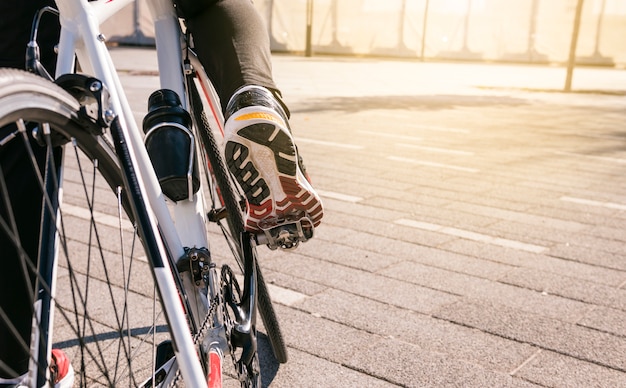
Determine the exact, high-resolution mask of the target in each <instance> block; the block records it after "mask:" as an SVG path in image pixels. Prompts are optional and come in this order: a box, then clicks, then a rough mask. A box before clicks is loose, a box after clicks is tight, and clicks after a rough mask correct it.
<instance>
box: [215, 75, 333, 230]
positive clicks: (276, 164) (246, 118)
mask: <svg viewBox="0 0 626 388" xmlns="http://www.w3.org/2000/svg"><path fill="white" fill-rule="evenodd" d="M228 106H229V108H227V120H226V125H225V140H226V152H225V154H226V162H227V164H228V168H229V170H230V172H231V173H232V174H233V175H234V176H235V178H236V180H237V182H238V183H239V185H240V186H241V188H242V189H243V191H244V193H245V195H246V198H247V200H248V214H247V217H246V229H247V230H248V231H251V232H260V231H261V230H262V229H263V228H262V227H261V225H263V226H264V227H266V226H267V225H278V224H280V223H281V221H282V220H286V219H293V218H294V217H295V218H299V217H302V216H305V217H308V218H309V219H310V221H311V222H312V224H313V226H314V227H317V226H318V225H319V224H320V222H321V219H322V216H323V208H322V201H321V199H320V197H319V195H318V194H317V193H316V192H315V190H314V189H313V187H312V186H311V183H310V182H309V180H308V178H307V176H306V175H305V172H304V171H303V168H302V167H301V158H300V157H299V155H298V151H297V148H296V145H295V142H294V139H293V137H292V136H291V131H290V129H289V123H288V121H287V115H286V114H285V113H284V110H283V109H282V108H281V106H280V105H279V104H278V103H277V102H276V100H275V98H274V96H273V94H272V93H271V92H270V91H269V90H268V89H265V88H263V87H259V86H246V87H244V88H242V89H240V90H239V91H238V92H237V93H235V95H234V96H233V98H232V99H231V101H230V102H229V104H228Z"/></svg>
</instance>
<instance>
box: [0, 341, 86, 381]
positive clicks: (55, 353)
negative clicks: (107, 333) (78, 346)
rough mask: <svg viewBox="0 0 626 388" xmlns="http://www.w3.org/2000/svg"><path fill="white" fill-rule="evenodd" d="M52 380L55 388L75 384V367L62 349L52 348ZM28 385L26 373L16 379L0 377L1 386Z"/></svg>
mask: <svg viewBox="0 0 626 388" xmlns="http://www.w3.org/2000/svg"><path fill="white" fill-rule="evenodd" d="M50 380H51V381H52V382H53V383H54V388H71V387H72V386H73V385H74V368H72V364H71V363H70V360H69V358H68V357H67V355H66V354H65V352H63V351H62V350H60V349H52V359H51V360H50ZM28 386H29V385H28V382H27V377H26V375H24V376H22V377H19V378H17V379H15V380H4V379H0V388H26V387H28Z"/></svg>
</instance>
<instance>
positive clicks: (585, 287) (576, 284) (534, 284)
mask: <svg viewBox="0 0 626 388" xmlns="http://www.w3.org/2000/svg"><path fill="white" fill-rule="evenodd" d="M501 281H502V282H504V283H509V284H515V285H517V286H520V287H525V288H529V289H532V290H535V291H538V292H544V293H548V294H554V295H560V296H562V297H565V298H569V299H574V300H580V301H583V302H586V303H589V304H593V305H597V306H606V307H613V308H616V309H620V310H626V290H624V289H622V288H617V287H609V286H606V285H604V284H598V283H594V282H590V281H585V280H582V279H576V278H574V277H570V276H566V275H563V274H561V273H552V272H547V271H541V270H538V269H535V268H515V269H512V270H511V271H510V272H509V273H508V274H507V275H506V276H504V277H503V278H502V279H501Z"/></svg>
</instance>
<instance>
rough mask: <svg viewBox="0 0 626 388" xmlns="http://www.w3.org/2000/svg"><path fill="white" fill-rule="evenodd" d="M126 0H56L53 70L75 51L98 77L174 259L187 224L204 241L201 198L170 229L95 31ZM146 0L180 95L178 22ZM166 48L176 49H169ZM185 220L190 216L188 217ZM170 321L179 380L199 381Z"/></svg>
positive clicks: (67, 66) (164, 279) (69, 62)
mask: <svg viewBox="0 0 626 388" xmlns="http://www.w3.org/2000/svg"><path fill="white" fill-rule="evenodd" d="M132 1H133V0H107V1H105V0H98V1H93V2H88V1H87V0H56V3H57V6H58V8H59V11H60V14H61V17H60V21H61V36H60V41H59V56H58V59H57V73H56V76H57V77H58V76H59V75H62V74H65V73H71V72H73V70H74V58H75V57H74V55H76V58H77V59H78V62H79V64H80V66H81V69H82V70H83V71H84V72H86V73H89V74H91V75H93V76H94V77H96V78H97V79H99V80H100V81H102V83H103V84H104V85H105V86H106V87H107V89H108V90H109V93H110V98H111V101H110V102H111V107H112V110H113V111H114V112H113V113H114V114H115V116H117V120H116V129H117V130H118V131H119V132H120V134H121V136H122V137H123V139H125V141H126V143H127V145H128V154H129V158H128V159H129V160H131V161H132V164H133V165H134V167H135V168H134V170H135V173H136V175H137V180H138V181H139V182H143V185H140V186H141V187H140V190H141V192H142V197H143V198H145V199H146V202H147V204H149V206H147V207H146V210H147V212H148V216H149V218H151V219H152V220H153V221H152V223H153V225H155V224H157V223H158V230H159V231H160V232H161V237H162V238H163V240H164V242H165V247H167V250H168V251H169V255H170V257H171V258H173V259H174V260H178V259H179V258H181V257H182V256H183V255H184V245H183V242H181V240H180V237H179V236H187V235H189V234H190V233H189V230H193V231H194V233H192V234H191V235H192V237H191V239H188V238H187V237H186V240H185V241H184V243H185V245H187V246H192V247H193V246H197V247H207V242H206V233H205V231H204V230H205V229H204V223H203V217H204V213H203V211H202V210H200V209H201V208H200V207H199V206H201V205H202V204H198V205H197V203H199V202H201V201H197V200H196V201H195V202H190V203H189V204H183V206H181V208H182V209H183V212H182V216H180V218H181V221H185V222H180V223H179V225H178V226H179V228H180V234H179V232H177V230H176V225H175V224H174V222H173V221H172V219H171V216H170V213H169V209H168V207H167V204H166V202H165V197H164V195H163V193H162V191H161V187H160V185H159V182H158V179H157V177H156V174H155V172H154V170H153V168H152V163H151V161H150V158H149V156H148V153H147V151H146V149H145V147H144V144H143V139H142V135H141V132H140V130H139V129H138V127H137V124H136V123H135V120H134V117H133V114H132V111H131V109H130V105H129V104H128V101H127V99H126V96H125V94H124V92H123V88H122V86H121V82H120V80H119V77H118V75H117V72H116V70H115V67H114V64H113V61H112V59H111V56H110V55H109V52H108V50H107V47H106V45H105V41H104V38H103V37H102V35H101V34H100V32H99V31H100V30H99V26H100V23H101V22H102V21H104V20H106V19H107V18H109V17H111V16H112V15H114V14H115V13H116V12H117V11H119V10H120V9H122V8H123V7H124V6H125V5H127V4H130V3H131V2H132ZM149 3H150V4H152V6H151V9H152V10H153V12H154V19H155V28H157V37H160V38H158V39H160V41H161V44H160V46H161V47H163V51H164V52H165V54H164V55H162V56H160V57H166V56H170V57H171V58H174V59H169V60H165V59H159V66H160V70H161V73H162V74H163V73H165V74H179V75H180V77H181V81H180V82H178V81H177V80H176V78H175V77H165V78H164V79H162V80H161V81H162V84H163V85H164V86H166V87H168V88H171V89H173V90H175V91H177V92H179V94H180V96H181V97H184V95H185V94H184V86H183V82H182V79H183V78H182V67H181V64H182V61H181V59H180V58H181V49H180V27H179V26H177V18H176V15H175V13H174V10H173V6H172V3H171V0H152V1H151V2H149ZM172 50H173V51H175V52H176V54H173V53H172ZM196 197H197V196H196ZM183 202H184V201H183ZM176 207H179V206H176ZM179 213H180V211H179ZM177 219H178V217H177ZM189 220H193V221H191V223H189V222H190V221H189ZM192 240H193V241H192ZM155 276H156V278H157V280H158V283H159V284H160V285H161V286H164V287H165V288H164V289H163V290H162V291H163V292H164V294H165V295H163V296H164V297H167V298H168V299H172V300H174V299H175V301H174V302H172V303H169V302H167V303H166V304H167V305H168V306H169V308H171V309H174V310H177V311H176V313H174V314H173V315H174V316H177V317H182V316H184V313H183V311H182V306H181V305H180V303H179V301H178V294H177V292H176V289H175V287H174V283H173V282H174V280H173V278H172V273H171V270H170V269H168V265H167V264H166V267H165V268H156V269H155ZM174 326H176V327H175V330H174V331H173V335H174V336H175V338H174V339H175V340H176V350H177V354H178V356H179V357H181V361H182V360H183V359H184V360H185V362H179V363H178V364H179V366H180V367H181V371H182V372H183V376H184V378H185V381H187V382H188V383H189V384H190V386H201V385H205V384H206V380H205V376H203V373H202V368H201V366H200V363H199V361H198V359H197V358H196V357H195V354H196V350H195V346H194V344H193V342H192V340H191V336H190V335H189V332H188V329H187V327H186V323H185V322H179V323H178V324H177V325H174ZM181 330H186V331H187V332H186V334H183V335H178V334H176V333H175V332H178V333H181ZM188 365H193V367H192V368H187V366H188ZM198 372H199V373H198Z"/></svg>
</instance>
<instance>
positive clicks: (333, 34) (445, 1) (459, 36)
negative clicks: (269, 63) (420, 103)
mask: <svg viewBox="0 0 626 388" xmlns="http://www.w3.org/2000/svg"><path fill="white" fill-rule="evenodd" d="M146 1H148V0H139V5H138V6H137V7H136V8H135V9H133V8H131V7H129V9H128V10H126V12H125V13H124V15H123V16H122V17H119V18H116V19H115V20H114V21H111V22H108V24H107V25H106V26H105V32H107V31H110V32H109V33H108V34H107V35H108V36H109V38H110V39H111V40H113V41H118V42H125V43H137V44H150V39H151V37H152V36H153V29H152V26H150V24H149V17H148V10H147V7H146V6H145V2H146ZM241 1H247V0H241ZM577 1H578V0H384V1H381V0H255V1H254V4H255V6H256V7H257V8H258V9H259V11H260V13H261V15H263V17H264V19H265V20H266V22H267V26H268V31H269V33H270V36H271V41H272V50H274V51H287V52H303V51H304V50H305V47H306V45H307V42H306V39H307V20H312V28H311V31H312V33H311V46H312V50H313V52H314V53H319V54H342V55H383V56H400V57H409V58H422V57H423V58H425V59H459V60H479V61H514V62H530V63H564V62H566V61H567V59H568V55H569V49H570V43H571V36H572V31H573V27H574V14H575V9H576V4H577ZM309 2H312V5H313V12H312V14H311V15H310V16H311V18H309V15H307V9H309V8H308V4H310V3H309ZM624 36H626V1H624V0H585V2H584V7H583V14H582V20H581V25H580V34H579V40H578V49H577V57H578V63H586V64H595V65H617V66H619V67H624V66H626V44H625V43H624Z"/></svg>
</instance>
